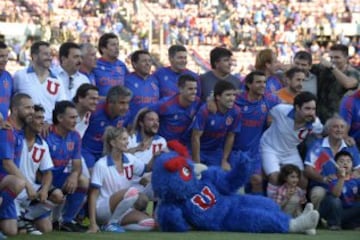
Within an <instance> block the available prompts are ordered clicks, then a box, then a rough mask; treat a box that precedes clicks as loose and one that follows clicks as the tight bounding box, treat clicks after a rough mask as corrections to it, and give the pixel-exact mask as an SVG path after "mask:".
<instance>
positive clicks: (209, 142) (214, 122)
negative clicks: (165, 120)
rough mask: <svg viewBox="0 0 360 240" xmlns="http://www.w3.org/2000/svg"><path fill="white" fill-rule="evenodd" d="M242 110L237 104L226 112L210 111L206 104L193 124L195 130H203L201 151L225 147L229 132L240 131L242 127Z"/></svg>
mask: <svg viewBox="0 0 360 240" xmlns="http://www.w3.org/2000/svg"><path fill="white" fill-rule="evenodd" d="M240 119H241V112H240V109H239V107H237V106H236V105H235V106H234V107H233V108H232V109H230V110H228V111H227V112H226V113H221V112H219V111H217V112H216V113H215V114H214V113H210V112H209V110H208V106H207V104H204V105H203V106H202V107H201V108H200V110H199V112H198V113H197V114H196V116H195V119H194V122H193V124H192V126H191V128H192V129H193V130H198V131H202V132H203V134H202V135H201V138H200V150H201V151H203V150H204V151H214V150H216V149H219V148H220V149H223V147H224V142H225V137H226V135H227V133H229V132H233V133H235V134H236V133H238V132H240V129H241V122H240Z"/></svg>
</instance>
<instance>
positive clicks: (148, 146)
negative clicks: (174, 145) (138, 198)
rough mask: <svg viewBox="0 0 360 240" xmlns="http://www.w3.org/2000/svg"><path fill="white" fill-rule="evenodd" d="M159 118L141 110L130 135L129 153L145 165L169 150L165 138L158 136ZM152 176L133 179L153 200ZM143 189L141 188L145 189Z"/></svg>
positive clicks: (146, 175)
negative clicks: (150, 183)
mask: <svg viewBox="0 0 360 240" xmlns="http://www.w3.org/2000/svg"><path fill="white" fill-rule="evenodd" d="M158 131H159V116H158V114H157V113H156V112H154V111H152V110H149V109H143V110H140V112H139V113H138V115H137V116H136V119H135V121H134V128H133V131H132V134H131V135H129V145H128V148H129V152H130V153H132V154H134V155H135V156H136V157H137V158H138V159H140V160H142V161H143V162H144V163H145V164H147V163H148V162H150V160H151V159H152V158H153V157H155V156H157V155H158V154H159V153H160V152H161V151H163V150H164V149H166V148H167V144H166V140H165V138H163V137H161V136H159V135H158ZM150 179H151V175H150V174H145V175H144V176H143V177H142V178H141V179H140V178H137V179H133V180H134V181H135V182H138V183H139V184H140V185H141V186H143V187H145V189H144V193H145V194H146V195H147V196H148V197H150V198H152V197H153V196H152V195H153V193H152V190H151V187H150V185H148V183H149V181H150ZM143 187H141V188H143Z"/></svg>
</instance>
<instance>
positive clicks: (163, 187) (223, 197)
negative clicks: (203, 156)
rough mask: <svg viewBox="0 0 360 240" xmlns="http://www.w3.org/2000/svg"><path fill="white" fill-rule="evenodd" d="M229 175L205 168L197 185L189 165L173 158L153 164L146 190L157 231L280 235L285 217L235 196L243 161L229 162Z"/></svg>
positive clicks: (257, 199) (270, 204)
mask: <svg viewBox="0 0 360 240" xmlns="http://www.w3.org/2000/svg"><path fill="white" fill-rule="evenodd" d="M231 161H232V163H233V165H232V170H231V171H228V172H226V171H223V170H222V169H221V168H219V167H209V168H208V169H207V170H205V171H203V172H202V173H201V176H202V177H201V179H200V180H199V179H197V178H196V177H195V173H194V165H193V162H192V161H191V160H189V159H188V158H186V157H184V156H180V155H179V154H178V153H177V152H168V153H163V154H161V155H160V156H159V157H157V158H156V159H155V161H154V166H153V173H152V186H153V190H154V193H155V195H156V196H157V197H158V198H159V199H160V201H159V202H160V203H159V205H158V208H157V211H156V214H157V220H158V223H159V225H160V229H161V230H162V231H171V232H185V231H188V230H191V229H196V230H210V231H238V232H254V233H257V232H263V233H286V232H289V224H290V220H291V218H290V216H288V215H287V214H285V213H283V212H282V211H281V210H280V208H279V206H278V205H277V204H276V203H275V202H274V201H272V200H271V199H269V198H266V197H261V196H252V195H238V194H235V192H236V191H237V189H238V188H239V187H240V186H242V185H243V184H244V183H245V181H246V180H247V177H248V176H247V175H246V174H244V173H246V172H248V169H247V168H248V167H247V166H248V165H249V164H248V158H247V157H246V156H244V155H242V154H238V155H237V156H234V155H233V156H232V159H231Z"/></svg>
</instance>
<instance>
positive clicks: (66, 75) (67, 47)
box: [55, 42, 90, 100]
mask: <svg viewBox="0 0 360 240" xmlns="http://www.w3.org/2000/svg"><path fill="white" fill-rule="evenodd" d="M59 60H60V66H58V67H57V68H56V69H55V72H56V74H57V76H58V78H59V79H61V80H62V81H63V86H64V88H65V93H66V96H67V100H71V99H72V98H73V97H74V96H75V93H76V90H77V89H78V88H79V87H80V86H81V84H83V83H90V81H89V79H88V78H87V77H86V76H85V75H84V74H82V73H80V72H79V69H80V66H81V62H82V59H81V51H80V47H79V45H77V44H76V43H73V42H65V43H63V44H61V46H60V49H59Z"/></svg>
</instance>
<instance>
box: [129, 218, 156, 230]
mask: <svg viewBox="0 0 360 240" xmlns="http://www.w3.org/2000/svg"><path fill="white" fill-rule="evenodd" d="M122 227H123V228H124V229H125V230H130V231H150V230H152V229H154V227H155V220H154V219H153V218H147V219H144V220H142V221H140V222H138V223H133V224H128V225H124V226H122Z"/></svg>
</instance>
